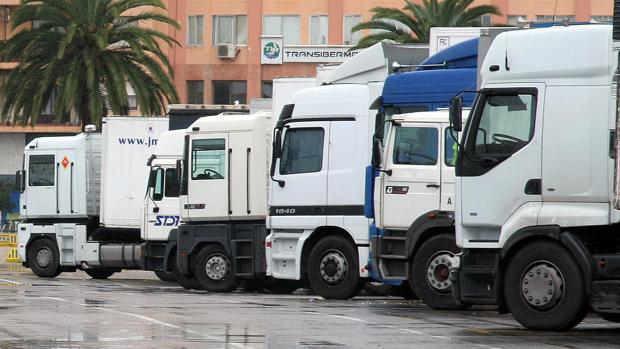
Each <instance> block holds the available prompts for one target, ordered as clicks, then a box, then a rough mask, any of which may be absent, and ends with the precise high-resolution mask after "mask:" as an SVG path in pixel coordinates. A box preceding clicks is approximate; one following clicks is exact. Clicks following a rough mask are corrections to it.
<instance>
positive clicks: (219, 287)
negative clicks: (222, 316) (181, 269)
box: [194, 245, 238, 292]
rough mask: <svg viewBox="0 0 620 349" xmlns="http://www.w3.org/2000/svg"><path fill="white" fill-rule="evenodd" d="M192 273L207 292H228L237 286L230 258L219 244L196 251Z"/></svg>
mask: <svg viewBox="0 0 620 349" xmlns="http://www.w3.org/2000/svg"><path fill="white" fill-rule="evenodd" d="M194 275H196V280H198V283H199V284H200V286H202V288H203V289H205V290H207V291H209V292H230V291H234V290H235V289H236V288H237V284H238V280H237V277H236V276H235V271H234V270H233V263H232V259H231V258H230V256H229V255H228V253H227V252H226V251H225V250H224V249H223V248H222V247H221V246H219V245H208V246H206V247H204V248H203V249H202V250H201V251H200V252H199V253H198V255H197V256H196V262H195V268H194Z"/></svg>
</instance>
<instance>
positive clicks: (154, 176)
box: [147, 169, 157, 188]
mask: <svg viewBox="0 0 620 349" xmlns="http://www.w3.org/2000/svg"><path fill="white" fill-rule="evenodd" d="M156 180H157V170H155V169H152V170H151V172H149V183H148V184H147V188H154V187H155V181H156Z"/></svg>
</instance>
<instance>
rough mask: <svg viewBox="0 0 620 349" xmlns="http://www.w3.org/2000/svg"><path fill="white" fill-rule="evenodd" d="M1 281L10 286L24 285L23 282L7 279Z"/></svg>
mask: <svg viewBox="0 0 620 349" xmlns="http://www.w3.org/2000/svg"><path fill="white" fill-rule="evenodd" d="M0 281H4V282H8V283H10V284H13V285H17V286H20V285H23V284H22V283H21V282H17V281H12V280H7V279H0Z"/></svg>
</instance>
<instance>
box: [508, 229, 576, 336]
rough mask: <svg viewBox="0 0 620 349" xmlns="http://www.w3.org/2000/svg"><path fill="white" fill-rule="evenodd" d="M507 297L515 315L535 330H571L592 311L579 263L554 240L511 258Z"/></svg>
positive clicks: (539, 243) (525, 250)
mask: <svg viewBox="0 0 620 349" xmlns="http://www.w3.org/2000/svg"><path fill="white" fill-rule="evenodd" d="M504 297H505V300H506V305H507V306H508V309H509V310H510V312H512V316H513V317H514V318H515V319H516V320H517V321H518V322H519V323H520V324H521V325H523V326H524V327H526V328H529V329H532V330H551V331H565V330H570V329H571V328H573V327H575V326H577V324H579V323H580V322H581V320H583V318H584V317H585V316H586V314H587V312H588V302H587V299H586V294H585V291H584V285H583V278H582V277H581V270H579V265H578V264H577V262H575V259H574V258H573V257H572V256H571V254H570V253H569V252H568V251H567V250H566V249H565V248H564V247H562V246H561V245H559V244H557V243H554V242H550V241H537V242H536V243H532V244H529V245H526V246H524V247H523V248H521V249H520V250H519V251H517V253H516V254H515V255H514V257H513V258H512V259H510V261H509V262H508V264H507V268H506V274H505V279H504Z"/></svg>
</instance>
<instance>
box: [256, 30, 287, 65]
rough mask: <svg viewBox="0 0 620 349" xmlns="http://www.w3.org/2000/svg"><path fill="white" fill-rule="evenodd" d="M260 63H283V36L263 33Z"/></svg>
mask: <svg viewBox="0 0 620 349" xmlns="http://www.w3.org/2000/svg"><path fill="white" fill-rule="evenodd" d="M260 47H261V54H260V64H282V48H283V46H282V36H281V35H269V36H268V35H263V36H261V38H260Z"/></svg>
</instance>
